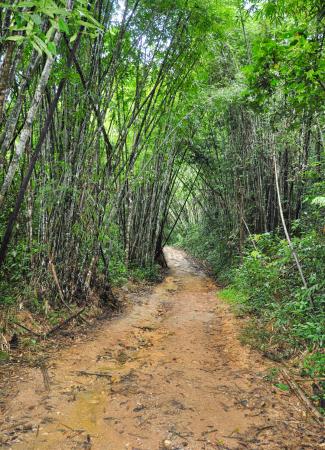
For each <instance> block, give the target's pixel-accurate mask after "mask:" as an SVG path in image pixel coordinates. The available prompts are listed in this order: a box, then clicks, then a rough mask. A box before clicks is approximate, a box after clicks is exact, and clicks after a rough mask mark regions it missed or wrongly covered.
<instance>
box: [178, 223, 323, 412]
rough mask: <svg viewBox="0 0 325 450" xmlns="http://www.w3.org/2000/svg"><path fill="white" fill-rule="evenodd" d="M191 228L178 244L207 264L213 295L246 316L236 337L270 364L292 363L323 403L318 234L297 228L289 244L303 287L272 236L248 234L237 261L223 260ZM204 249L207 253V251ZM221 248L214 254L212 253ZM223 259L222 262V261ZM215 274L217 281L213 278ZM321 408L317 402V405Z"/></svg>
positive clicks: (282, 243)
mask: <svg viewBox="0 0 325 450" xmlns="http://www.w3.org/2000/svg"><path fill="white" fill-rule="evenodd" d="M298 231H299V230H298ZM204 235H205V239H202V230H201V239H200V238H199V236H200V230H199V228H196V229H194V230H192V231H191V232H190V233H189V234H188V235H187V236H186V239H184V238H183V240H182V241H181V242H180V244H181V245H182V246H183V248H185V249H186V250H188V251H189V252H190V253H192V254H194V256H196V257H200V258H202V259H204V260H205V261H207V262H208V264H209V265H210V267H212V272H213V273H214V274H215V277H216V279H217V281H219V282H220V278H221V284H222V285H223V286H224V288H223V289H221V290H220V291H219V292H218V297H219V298H221V299H222V300H223V301H225V302H226V303H228V304H230V305H231V308H232V310H233V311H234V312H235V313H236V314H238V315H240V316H244V317H246V318H247V320H245V323H244V325H243V328H242V331H241V334H240V339H241V341H242V342H243V343H244V344H248V345H250V346H251V347H253V348H255V349H257V350H259V351H261V352H262V353H263V354H264V355H265V356H267V357H268V358H270V359H271V360H274V361H276V362H281V361H288V360H292V361H294V362H295V365H296V367H297V370H299V372H300V375H301V376H307V377H310V378H315V379H316V380H320V381H319V385H320V389H319V391H318V394H317V395H318V397H317V396H316V397H317V399H318V400H319V402H324V401H325V397H324V392H325V391H324V386H323V384H324V383H323V381H322V380H321V379H322V378H324V377H325V355H324V341H325V313H324V311H325V265H324V261H325V238H324V235H323V234H322V232H319V231H318V232H316V231H314V230H306V231H305V230H300V231H299V232H297V233H296V236H294V237H293V239H292V240H293V245H294V247H295V249H296V252H297V254H298V257H299V260H300V262H301V265H302V268H303V273H304V276H305V279H306V283H307V288H304V287H303V285H302V281H301V278H300V276H299V272H298V270H297V267H296V264H295V262H294V260H293V257H292V253H291V250H290V248H289V246H288V243H287V241H286V240H284V239H283V237H282V236H281V235H280V234H279V233H276V232H273V233H264V234H258V235H254V236H252V237H251V238H250V239H249V240H248V241H247V242H246V246H245V250H244V252H243V254H242V255H241V258H239V257H238V258H236V256H234V257H232V258H228V260H227V258H226V250H225V249H224V248H222V245H223V244H222V242H221V243H220V244H216V239H215V236H213V234H211V235H209V234H208V233H207V232H206V233H205V234H204ZM210 249H212V250H211V252H210ZM220 249H221V250H222V251H221V252H220V254H219V256H218V251H219V250H220ZM225 261H226V262H225ZM219 274H220V278H219ZM322 404H323V403H322Z"/></svg>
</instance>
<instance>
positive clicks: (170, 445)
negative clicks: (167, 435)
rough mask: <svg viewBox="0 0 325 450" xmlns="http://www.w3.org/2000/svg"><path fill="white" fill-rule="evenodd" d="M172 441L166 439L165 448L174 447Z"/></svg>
mask: <svg viewBox="0 0 325 450" xmlns="http://www.w3.org/2000/svg"><path fill="white" fill-rule="evenodd" d="M172 445H173V444H172V442H171V441H170V440H169V439H166V440H164V448H166V449H167V448H172Z"/></svg>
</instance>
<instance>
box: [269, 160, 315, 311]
mask: <svg viewBox="0 0 325 450" xmlns="http://www.w3.org/2000/svg"><path fill="white" fill-rule="evenodd" d="M273 163H274V173H275V188H276V193H277V198H278V205H279V212H280V217H281V222H282V226H283V230H284V234H285V236H286V239H287V241H288V245H289V248H290V250H291V254H292V256H293V259H294V260H295V263H296V266H297V269H298V272H299V275H300V278H301V281H302V284H303V286H304V288H305V289H308V286H307V282H306V279H305V276H304V273H303V271H302V267H301V264H300V261H299V259H298V255H297V253H296V250H295V248H294V245H293V243H292V241H291V238H290V235H289V232H288V228H287V225H286V222H285V219H284V214H283V208H282V202H281V194H280V185H279V173H278V165H277V161H276V156H275V152H273ZM308 299H309V302H310V304H311V305H312V306H313V307H314V306H315V305H314V302H313V299H312V298H311V296H308Z"/></svg>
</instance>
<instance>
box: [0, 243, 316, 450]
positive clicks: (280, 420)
mask: <svg viewBox="0 0 325 450" xmlns="http://www.w3.org/2000/svg"><path fill="white" fill-rule="evenodd" d="M166 254H167V259H168V263H169V266H170V268H171V269H170V272H169V275H168V276H167V277H166V279H165V281H164V282H163V283H161V284H160V285H158V286H157V287H156V288H155V289H154V291H153V293H152V294H151V295H148V296H146V297H145V298H140V299H138V301H137V302H136V303H135V306H134V307H133V308H132V310H131V311H130V312H129V313H127V314H126V315H124V316H122V317H120V318H118V319H114V320H113V321H111V322H106V323H105V324H104V325H103V326H101V327H100V329H99V330H98V331H96V332H95V333H94V335H93V336H92V338H91V340H88V341H85V342H82V343H78V344H73V345H72V346H71V347H69V348H67V349H64V350H62V351H61V352H60V353H59V354H58V355H57V358H56V359H55V360H52V361H51V364H50V368H49V375H50V391H46V390H45V388H44V383H43V377H42V373H41V371H40V370H39V369H30V370H29V371H28V372H27V373H26V375H25V379H24V380H22V381H21V382H20V383H19V384H18V386H17V395H16V396H15V398H13V399H12V400H11V401H10V404H9V405H8V410H7V412H6V422H5V424H4V426H2V429H3V430H4V431H6V433H7V434H6V436H7V438H8V442H9V441H10V430H12V436H15V437H14V438H13V441H12V442H11V443H10V444H9V443H8V446H9V447H10V448H12V449H17V450H18V449H22V450H27V449H40V450H41V449H52V450H57V449H68V450H71V449H78V450H79V449H94V450H101V449H102V450H122V449H133V450H140V449H146V450H158V449H159V448H171V449H179V450H180V449H184V450H185V449H191V450H199V449H213V448H214V449H281V450H284V449H303V448H311V449H316V448H323V447H322V445H321V444H320V445H319V444H318V442H319V441H320V438H319V434H318V433H317V427H314V426H313V425H312V424H311V423H308V421H307V419H306V418H304V413H303V411H302V410H301V407H300V405H299V404H298V402H297V400H296V398H295V397H293V396H290V395H289V394H287V393H282V392H280V391H279V390H277V389H276V388H274V387H273V386H272V385H271V384H269V383H266V382H265V381H264V380H263V376H264V375H265V373H266V370H267V369H268V365H267V363H265V361H263V360H262V359H261V357H260V356H259V355H258V354H256V353H254V352H252V351H250V350H249V349H247V348H245V347H243V346H241V345H240V344H239V342H238V340H237V337H236V334H237V330H236V328H237V322H236V319H235V318H234V317H233V316H232V314H231V313H229V310H228V308H227V307H226V306H224V305H223V304H222V303H221V302H220V301H218V300H217V298H216V287H215V285H214V284H213V282H212V281H211V280H210V279H209V278H207V277H206V276H205V275H204V274H203V273H201V272H200V271H199V270H198V269H197V268H195V267H194V266H193V265H192V264H191V263H190V262H189V260H188V259H187V258H186V256H185V255H184V254H183V253H182V252H181V251H179V250H175V249H172V248H168V249H167V250H166ZM96 374H97V375H96ZM8 430H9V431H8ZM19 430H21V431H20V432H19ZM8 446H5V445H4V446H3V447H2V448H8Z"/></svg>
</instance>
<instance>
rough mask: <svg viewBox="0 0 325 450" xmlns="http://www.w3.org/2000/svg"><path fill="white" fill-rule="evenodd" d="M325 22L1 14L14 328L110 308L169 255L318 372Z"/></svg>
mask: <svg viewBox="0 0 325 450" xmlns="http://www.w3.org/2000/svg"><path fill="white" fill-rule="evenodd" d="M324 20H325V8H324V3H323V2H322V1H321V0H251V1H241V0H227V1H221V0H154V1H153V0H119V1H118V0H46V1H45V0H26V1H16V0H9V1H3V2H1V3H0V74H1V75H0V148H1V150H0V239H1V246H0V271H1V280H0V291H1V300H0V302H1V303H0V307H1V310H2V312H3V316H5V317H9V316H10V317H11V315H14V313H15V311H17V310H18V309H20V310H21V309H27V310H29V311H32V312H36V313H37V314H42V315H45V316H47V315H50V314H51V313H53V312H55V311H57V310H60V309H61V308H62V307H64V305H68V306H69V305H70V307H72V306H74V305H79V306H85V305H90V304H91V302H94V301H97V302H99V304H100V305H101V306H102V307H110V306H114V305H115V303H116V299H114V297H113V296H112V295H111V287H112V286H114V285H116V284H119V283H123V282H124V281H125V280H126V279H127V278H128V277H130V276H132V277H140V278H141V277H142V278H145V277H147V278H154V277H155V276H156V274H157V271H158V269H157V263H159V262H160V263H163V257H162V248H163V246H164V245H165V244H166V243H173V244H176V245H180V246H182V247H183V248H186V249H187V250H189V252H190V253H192V254H193V255H195V256H197V257H199V258H201V259H204V260H205V261H206V262H207V263H208V264H209V267H210V268H211V270H212V271H213V273H214V275H215V276H216V278H217V280H219V282H220V283H221V284H223V285H225V286H226V285H227V286H228V287H226V289H225V290H224V291H223V295H224V297H225V298H228V299H230V301H232V302H235V303H236V304H237V306H238V307H239V308H240V310H241V311H243V312H245V314H249V315H251V317H252V318H253V319H252V320H254V321H255V322H254V323H255V325H254V330H255V331H254V333H255V335H254V339H253V340H255V342H258V343H259V345H260V347H262V348H264V349H265V351H267V352H269V353H272V354H273V355H276V357H277V358H280V359H281V358H282V359H283V358H284V359H285V358H289V357H292V356H293V355H296V354H297V353H302V352H306V351H307V353H306V354H308V355H309V356H308V357H307V359H308V358H309V360H308V361H307V363H306V369H305V370H306V371H309V373H311V374H312V375H315V374H318V375H319V374H320V373H321V369H320V368H321V366H323V367H324V364H323V363H324V356H323V354H322V352H321V349H322V346H323V342H324V329H325V327H324V303H325V264H324V262H325V246H324V239H325V229H324V225H325V223H324V212H325V181H324V173H325V170H324V169H325V166H324V163H325V159H324V135H323V130H324V123H325V122H324V98H325V96H324V90H325V76H324V65H325V64H324V38H325V35H324V25H325V22H324ZM5 322H6V326H8V321H5ZM9 326H10V320H9ZM320 376H324V375H320Z"/></svg>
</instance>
